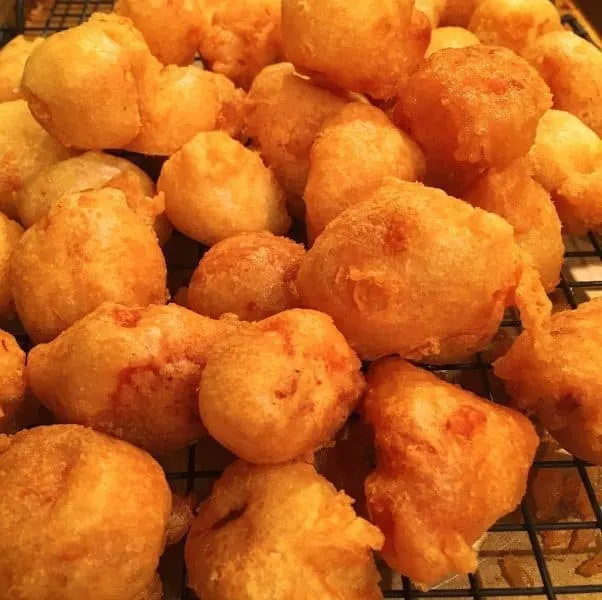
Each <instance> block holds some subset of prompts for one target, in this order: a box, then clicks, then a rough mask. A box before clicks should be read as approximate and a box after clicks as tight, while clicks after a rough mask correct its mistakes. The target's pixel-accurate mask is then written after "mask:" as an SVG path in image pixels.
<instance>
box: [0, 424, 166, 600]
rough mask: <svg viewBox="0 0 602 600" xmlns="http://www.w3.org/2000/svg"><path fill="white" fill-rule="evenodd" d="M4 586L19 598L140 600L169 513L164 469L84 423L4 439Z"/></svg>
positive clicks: (0, 515) (0, 576)
mask: <svg viewBox="0 0 602 600" xmlns="http://www.w3.org/2000/svg"><path fill="white" fill-rule="evenodd" d="M0 487H1V489H2V494H0V589H2V590H4V592H3V594H4V595H5V597H6V598H11V599H14V600H50V599H54V598H60V599H61V600H82V599H83V598H94V600H116V599H117V598H119V599H120V600H139V599H141V598H145V599H146V598H148V597H149V596H148V595H145V594H144V593H145V591H146V590H147V589H148V588H151V587H152V586H156V585H157V581H156V579H155V571H156V569H157V566H158V564H159V556H160V555H161V553H162V552H163V544H164V538H165V531H166V526H167V520H168V517H169V514H170V511H171V493H170V490H169V486H168V485H167V481H166V480H165V475H164V474H163V471H162V469H161V467H160V466H159V464H158V463H157V462H155V461H154V460H153V459H152V458H151V457H150V456H149V455H148V454H146V453H145V452H143V451H141V450H138V449H137V448H134V447H133V446H130V445H129V444H126V443H125V442H122V441H120V440H116V439H113V438H110V437H108V436H105V435H102V434H100V433H96V432H94V431H92V430H91V429H86V428H85V427H80V426H79V425H55V426H51V427H37V428H35V429H29V430H25V431H21V432H19V433H17V434H16V435H13V436H0Z"/></svg>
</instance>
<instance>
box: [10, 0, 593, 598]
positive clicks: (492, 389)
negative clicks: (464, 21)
mask: <svg viewBox="0 0 602 600" xmlns="http://www.w3.org/2000/svg"><path fill="white" fill-rule="evenodd" d="M112 8H113V2H112V0H70V1H60V0H59V1H57V2H56V3H55V4H54V6H52V7H51V8H50V9H49V10H48V12H47V14H46V15H45V17H44V18H43V19H41V22H40V23H33V24H31V25H29V24H28V25H27V26H26V20H25V15H24V9H23V1H22V0H20V1H18V2H17V3H16V10H15V14H14V15H13V18H12V21H11V22H10V23H9V24H8V25H5V26H4V27H3V28H0V45H2V44H4V43H6V42H7V41H8V40H9V39H10V38H12V37H14V36H15V35H17V34H19V33H26V34H28V35H49V34H51V33H54V32H57V31H61V30H63V29H66V28H68V27H72V26H74V25H77V24H78V23H81V22H82V21H84V20H85V19H86V18H87V17H88V16H89V15H90V14H92V13H93V12H96V11H101V12H110V11H111V10H112ZM562 20H563V23H565V25H568V26H570V27H571V28H572V29H573V30H574V31H575V33H577V34H578V35H580V36H581V37H584V38H586V39H588V40H589V41H592V40H591V39H590V38H589V36H588V34H587V32H586V30H585V29H584V28H583V27H582V25H581V24H580V23H579V21H578V20H577V19H576V18H575V16H574V15H570V14H568V15H563V17H562ZM137 162H139V161H137ZM154 167H155V168H154V169H152V170H156V165H154ZM578 248H579V249H577V250H570V251H567V252H566V253H565V266H564V268H563V273H562V277H561V281H560V284H559V286H558V289H557V290H556V292H555V293H554V294H553V297H555V300H556V301H557V302H558V301H560V302H561V303H565V304H566V305H568V306H569V307H570V308H576V307H577V306H578V304H580V303H581V302H584V301H587V299H588V293H591V292H594V293H595V292H596V291H599V292H600V293H601V294H602V280H590V279H587V280H581V279H579V280H576V278H575V277H573V275H572V274H571V267H572V266H576V265H579V264H580V263H581V264H583V263H585V262H587V263H590V264H591V263H592V262H593V263H594V265H595V264H597V263H599V266H600V268H602V247H601V242H600V239H599V238H598V237H597V236H596V235H594V234H591V233H590V234H588V236H587V237H586V238H583V239H582V240H580V243H579V245H578ZM204 252H205V248H204V247H202V246H200V245H198V244H196V243H194V242H192V241H191V240H188V239H186V238H184V237H183V236H180V235H179V234H177V233H176V234H174V237H173V239H172V240H171V241H170V242H169V243H168V244H167V246H166V248H165V253H166V257H167V262H168V265H169V266H170V276H171V278H172V280H171V281H170V288H171V289H172V291H173V290H175V289H177V287H178V286H179V285H181V284H182V283H183V282H185V281H186V280H187V278H188V277H189V276H190V274H191V273H192V270H193V269H194V268H195V267H196V265H197V264H198V260H199V259H200V257H201V256H202V255H203V253H204ZM518 328H520V321H519V320H518V318H517V317H515V316H514V315H510V316H509V317H508V318H506V319H504V321H503V322H502V333H503V332H504V330H506V331H510V332H516V330H517V329H518ZM16 333H17V334H18V335H17V337H18V339H19V341H20V342H21V344H22V345H23V347H24V348H26V349H29V347H30V342H29V340H28V339H27V337H26V336H25V335H24V334H23V333H22V332H16ZM431 370H433V371H435V372H437V373H441V374H444V375H445V376H446V377H447V378H449V377H450V376H451V377H452V378H453V377H459V378H462V380H463V381H464V380H465V379H466V377H467V375H468V379H469V380H472V381H473V382H474V381H479V382H480V383H477V384H476V385H474V386H470V385H468V386H467V387H474V388H475V389H474V391H475V392H476V393H479V394H480V395H481V396H484V397H486V398H489V399H490V400H492V401H499V400H500V398H499V397H498V394H499V392H498V391H497V390H496V385H495V380H494V378H493V375H492V368H491V362H490V360H488V358H487V356H485V355H477V356H476V357H475V359H474V361H472V362H468V363H463V364H453V365H443V366H439V367H437V368H431ZM497 389H499V386H498V388H497ZM205 456H207V453H203V454H200V453H199V452H198V449H197V448H195V447H191V448H190V449H189V450H188V451H187V456H184V457H182V461H181V463H179V464H178V463H177V461H176V462H175V463H174V464H172V465H171V466H170V465H164V466H165V467H166V471H167V477H168V479H169V481H170V483H171V484H172V486H173V487H175V488H176V489H178V491H180V492H184V493H187V494H189V493H194V492H197V493H198V492H205V493H206V492H207V491H208V490H209V489H210V486H211V483H212V482H213V481H214V480H215V479H216V478H217V477H219V475H220V473H221V470H220V469H216V468H215V465H212V466H211V467H212V468H209V466H208V465H207V466H205V465H201V464H200V463H202V462H205V461H204V460H203V458H202V457H205ZM223 462H224V463H225V462H227V457H226V459H225V460H224V461H223ZM588 467H590V465H588V464H587V463H584V462H583V461H581V460H578V459H574V458H572V457H569V456H567V457H566V459H565V460H536V461H535V463H534V465H533V469H534V470H535V472H537V471H540V470H543V469H562V470H564V471H567V470H572V471H573V472H576V473H578V475H579V479H580V481H581V484H582V486H583V488H584V490H585V493H586V494H587V498H588V499H589V502H590V504H591V509H592V515H593V517H594V518H593V519H592V520H589V521H553V522H552V521H546V522H544V521H540V520H538V519H537V518H536V515H535V512H534V510H533V507H532V505H531V503H530V502H527V500H523V501H522V503H521V506H520V509H519V511H518V513H517V515H518V518H516V519H513V520H512V522H507V520H503V521H502V522H500V523H498V524H496V525H494V526H493V527H492V528H491V530H490V534H489V535H495V534H515V535H516V534H522V535H526V536H527V537H528V541H529V545H530V553H531V555H532V558H534V561H535V564H536V570H537V574H538V577H539V579H540V580H541V585H537V584H534V585H532V586H523V587H517V586H503V585H502V586H499V585H498V586H491V584H490V583H489V582H488V581H483V578H482V577H481V575H480V573H479V571H477V573H476V574H474V575H469V576H468V578H466V579H465V583H464V584H462V585H459V586H458V587H448V586H447V585H446V586H445V589H433V590H430V591H419V590H418V589H416V587H415V586H414V585H413V584H412V582H411V581H409V580H408V579H407V578H402V579H401V580H399V584H398V585H391V584H390V585H388V586H387V585H386V584H385V585H384V586H383V587H385V590H384V596H385V598H397V599H402V598H403V599H406V600H413V599H418V598H447V599H451V598H473V599H475V600H480V599H484V598H489V599H492V598H495V599H501V598H515V599H516V598H527V597H529V598H531V597H532V598H541V599H545V598H547V599H548V600H570V599H572V598H575V597H579V598H584V600H586V599H588V600H589V599H594V598H596V599H602V583H582V584H579V585H575V584H572V585H564V584H563V585H558V584H557V583H555V582H554V577H553V576H552V574H551V570H550V568H549V565H548V561H549V560H550V556H549V555H547V551H546V550H544V548H543V546H542V542H541V539H540V535H541V534H542V533H544V532H550V531H559V530H560V531H576V530H593V531H594V532H598V533H599V532H600V531H601V530H602V510H601V507H600V498H598V496H597V494H598V493H599V492H598V490H596V489H595V487H594V484H593V483H592V480H591V479H590V475H589V473H588ZM163 562H164V563H165V562H167V563H170V564H169V565H168V566H167V569H169V571H170V573H171V574H172V575H171V578H172V579H173V571H174V564H175V565H176V572H179V573H180V576H179V577H177V578H176V579H178V581H176V582H173V581H172V582H171V583H168V584H167V585H166V597H167V598H169V599H171V598H180V599H181V600H192V598H193V597H194V595H193V594H192V592H190V590H188V589H187V587H186V571H185V568H184V564H183V559H182V555H181V547H180V548H175V549H173V550H168V556H167V557H165V559H164V560H163ZM564 579H565V578H563V580H564ZM568 579H570V577H568ZM598 580H599V581H601V582H602V578H598ZM454 581H455V580H454ZM584 581H587V580H584ZM452 585H454V584H453V583H452Z"/></svg>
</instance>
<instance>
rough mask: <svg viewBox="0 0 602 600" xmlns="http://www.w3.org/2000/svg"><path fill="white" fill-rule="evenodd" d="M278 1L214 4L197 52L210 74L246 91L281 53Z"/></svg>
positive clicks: (225, 0) (243, 1)
mask: <svg viewBox="0 0 602 600" xmlns="http://www.w3.org/2000/svg"><path fill="white" fill-rule="evenodd" d="M280 14H281V11H280V0H242V1H241V0H239V1H238V2H231V1H230V0H218V1H217V2H216V6H214V7H213V10H212V14H211V23H210V24H209V25H208V27H207V28H206V29H205V31H204V32H203V35H202V36H201V39H200V46H199V50H200V53H201V56H202V57H203V59H204V60H206V61H207V63H208V64H209V66H210V67H211V70H212V71H215V72H216V73H222V74H223V75H226V76H227V77H229V78H230V79H231V80H232V81H234V82H235V83H236V85H239V86H240V87H243V88H245V89H247V88H248V87H249V86H250V85H251V82H252V81H253V79H254V78H255V76H256V75H257V73H259V71H261V69H263V67H265V66H267V65H269V64H271V63H273V62H276V60H277V59H278V58H279V56H280V55H281V53H282V48H281V46H282V33H281V29H280V20H281V19H280Z"/></svg>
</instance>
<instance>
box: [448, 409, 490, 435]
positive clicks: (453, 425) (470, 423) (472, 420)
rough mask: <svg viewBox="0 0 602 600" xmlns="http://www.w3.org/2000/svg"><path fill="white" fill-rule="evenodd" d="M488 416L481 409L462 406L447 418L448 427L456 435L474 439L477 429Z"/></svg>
mask: <svg viewBox="0 0 602 600" xmlns="http://www.w3.org/2000/svg"><path fill="white" fill-rule="evenodd" d="M486 421H487V417H486V416H485V415H484V414H483V413H482V412H480V411H478V410H475V409H473V408H470V407H468V406H462V407H460V408H458V409H457V410H455V411H454V412H453V413H452V415H451V416H450V417H449V418H448V419H447V429H448V430H449V432H450V433H452V434H454V435H459V436H461V437H464V438H466V439H469V440H470V439H472V437H473V436H474V434H475V432H476V430H477V429H479V428H480V427H482V426H483V425H484V424H485V422H486Z"/></svg>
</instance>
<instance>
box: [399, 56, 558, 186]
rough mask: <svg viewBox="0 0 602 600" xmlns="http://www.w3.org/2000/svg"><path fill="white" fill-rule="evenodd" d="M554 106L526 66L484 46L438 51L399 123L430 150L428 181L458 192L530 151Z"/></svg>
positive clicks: (410, 89)
mask: <svg viewBox="0 0 602 600" xmlns="http://www.w3.org/2000/svg"><path fill="white" fill-rule="evenodd" d="M550 106H551V96H550V91H549V90H548V87H547V86H546V84H545V83H544V81H543V80H542V79H541V77H539V75H538V74H537V72H536V71H535V70H534V69H533V68H532V67H530V66H529V64H528V63H526V62H525V61H524V60H523V59H522V58H520V57H519V56H517V55H516V54H514V52H512V51H511V50H507V49H506V48H491V47H487V46H480V45H478V46H470V47H467V48H447V49H445V50H441V51H439V52H435V53H434V54H432V55H431V56H430V57H429V58H428V59H427V60H426V62H425V64H424V65H423V66H422V67H421V68H420V69H419V70H418V71H417V72H416V73H415V74H414V75H412V77H411V78H410V81H409V83H408V86H407V88H406V92H405V94H404V95H403V96H401V97H400V98H399V101H398V103H397V105H396V106H395V112H394V120H395V121H396V122H397V123H398V124H399V125H400V126H401V127H402V128H403V129H406V130H407V131H408V132H409V133H410V135H412V137H413V138H414V139H415V140H416V141H417V142H418V143H419V144H420V146H421V147H422V149H423V150H424V152H425V153H426V157H427V163H428V170H429V174H428V175H429V177H428V180H429V183H435V184H438V186H441V187H444V188H445V189H446V190H447V191H449V192H450V193H457V194H459V193H462V191H464V189H466V187H468V185H470V183H471V182H472V180H474V179H475V178H476V177H477V176H478V175H479V174H480V173H481V172H482V171H484V170H485V169H487V168H490V167H504V166H506V165H508V164H510V163H511V162H512V161H513V160H515V159H516V158H519V157H520V156H523V155H524V154H526V153H527V152H528V151H529V148H530V147H531V145H532V144H533V141H534V139H535V132H536V129H537V122H538V121H539V119H540V117H541V116H542V115H543V113H544V112H545V111H546V110H547V109H548V108H550Z"/></svg>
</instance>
